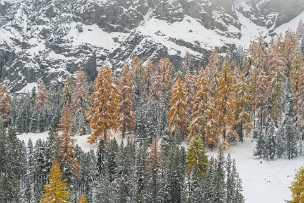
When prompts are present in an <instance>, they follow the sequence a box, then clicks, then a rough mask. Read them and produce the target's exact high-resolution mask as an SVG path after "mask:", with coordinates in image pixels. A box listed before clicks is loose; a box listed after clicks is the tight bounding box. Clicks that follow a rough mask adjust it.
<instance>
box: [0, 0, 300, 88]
mask: <svg viewBox="0 0 304 203" xmlns="http://www.w3.org/2000/svg"><path fill="white" fill-rule="evenodd" d="M301 1H303V0H290V1H289V4H286V3H284V2H283V3H282V5H284V6H285V7H284V9H282V8H281V7H280V5H281V4H278V2H281V0H225V1H221V0H153V1H151V0H132V1H126V0H99V1H93V0H70V1H64V0H53V1H49V0H24V1H21V0H1V1H0V68H1V75H0V76H1V80H2V81H4V82H5V83H6V84H7V85H8V86H9V87H10V89H11V90H12V91H19V90H20V89H22V88H23V87H24V86H25V85H26V84H27V83H35V82H37V80H38V79H42V80H44V81H45V82H46V83H47V84H49V85H50V84H58V83H62V82H63V80H64V79H65V78H66V77H68V76H70V75H71V74H72V73H74V72H75V70H77V69H78V67H79V66H80V65H81V66H84V67H85V69H86V70H87V72H88V74H89V78H90V79H91V80H93V79H94V78H95V76H96V68H97V67H100V66H103V65H109V66H112V67H113V68H114V69H117V68H119V67H120V66H121V65H122V64H123V63H125V62H130V60H131V58H132V56H134V55H138V56H140V57H141V58H142V59H143V60H144V61H147V62H148V61H149V62H154V61H157V60H158V59H159V58H161V57H170V58H171V59H172V60H173V62H174V64H176V65H180V64H181V63H182V62H183V58H184V57H185V56H186V55H189V54H190V55H191V56H192V57H191V61H192V65H193V66H201V65H202V64H205V63H206V61H207V58H208V53H209V51H210V50H212V49H213V48H215V47H218V48H219V49H220V50H221V51H222V52H227V51H228V50H230V49H233V48H234V47H238V46H243V47H245V48H246V47H248V45H249V43H250V41H251V40H252V39H254V38H255V37H256V36H257V35H258V34H262V35H264V36H265V37H269V38H270V36H273V35H274V34H276V33H277V34H279V33H283V32H285V31H287V30H289V29H291V30H295V29H296V27H297V24H298V22H299V20H300V19H303V18H304V13H303V12H304V2H302V4H299V2H301ZM294 7H296V9H294ZM291 11H293V12H291Z"/></svg>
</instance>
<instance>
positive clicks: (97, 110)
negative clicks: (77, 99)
mask: <svg viewBox="0 0 304 203" xmlns="http://www.w3.org/2000/svg"><path fill="white" fill-rule="evenodd" d="M91 102H92V107H91V110H90V111H89V120H90V125H91V128H92V130H93V133H92V135H91V136H90V137H89V142H90V143H95V142H96V141H97V139H98V138H100V137H101V136H103V138H102V139H104V140H107V139H108V137H107V133H108V132H107V131H108V130H110V129H117V128H118V126H119V104H120V97H119V93H118V91H117V88H116V86H115V85H114V83H113V79H112V71H111V69H109V68H105V69H103V70H102V71H101V72H100V73H99V74H98V77H97V79H96V82H95V92H94V93H93V96H92V101H91Z"/></svg>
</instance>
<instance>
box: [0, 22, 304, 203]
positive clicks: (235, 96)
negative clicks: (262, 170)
mask: <svg viewBox="0 0 304 203" xmlns="http://www.w3.org/2000/svg"><path fill="white" fill-rule="evenodd" d="M303 28H304V26H303ZM303 36H304V31H303V29H299V30H298V33H297V34H295V33H286V35H285V36H280V37H278V38H277V39H275V40H273V41H272V42H271V43H267V42H266V41H265V40H264V39H263V38H261V37H260V38H258V39H256V40H254V41H253V42H252V44H251V45H250V48H249V49H248V51H246V52H245V51H243V50H242V49H235V50H234V51H232V52H230V53H228V54H220V53H219V52H218V51H217V50H214V51H213V52H212V53H211V54H210V57H209V63H208V65H207V66H206V67H202V68H201V67H197V68H188V67H190V66H189V63H191V56H189V57H187V58H186V59H185V61H184V65H183V66H182V67H174V66H173V65H172V63H171V62H170V60H169V59H161V60H160V61H159V62H158V63H151V64H143V63H142V62H141V60H140V58H139V57H136V56H134V58H133V60H132V62H130V63H129V64H126V65H124V66H123V67H122V69H121V70H116V71H113V70H112V69H111V68H108V67H102V68H101V69H100V71H99V73H98V75H97V77H96V79H95V81H94V82H92V83H90V82H88V80H87V76H86V72H85V71H84V70H83V69H82V68H80V69H79V70H78V71H77V72H76V73H75V74H74V75H73V76H71V77H70V78H67V80H66V81H65V83H64V85H63V87H46V86H45V84H44V82H43V81H39V85H38V88H37V89H35V88H34V89H33V91H32V92H31V93H29V94H24V93H22V94H20V93H19V94H17V93H15V94H14V93H12V94H10V93H8V90H7V88H6V87H5V86H4V85H2V86H1V88H0V98H1V100H0V112H1V125H0V202H4V203H6V202H33V203H35V202H42V203H44V202H45V203H46V202H56V203H57V202H60V203H61V202H62V203H63V202H82V203H84V202H98V203H99V202H105V203H112V202H120V203H124V202H163V203H165V202H172V203H179V202H189V203H190V202H191V203H195V202H204V203H243V202H245V197H244V196H243V194H242V181H241V179H240V177H239V174H238V171H237V168H236V164H235V161H234V160H233V159H232V158H231V157H230V156H229V155H225V153H224V152H225V150H227V149H228V148H229V147H233V145H237V144H238V143H239V142H243V141H244V140H246V139H248V138H249V137H250V139H251V137H252V138H253V139H254V140H256V143H257V144H256V150H255V151H254V152H252V153H254V155H255V156H256V157H257V158H260V159H265V160H273V159H279V158H284V159H285V158H286V159H294V158H296V157H298V156H302V155H303V154H304V149H303V147H304V141H303V137H304V134H303V129H304V126H303V119H304V111H303V105H304V92H303V91H304V60H303V51H304V43H303V39H304V37H303ZM301 39H302V40H301ZM45 131H48V133H49V137H48V139H47V140H38V141H37V142H36V143H33V142H32V141H31V140H30V141H29V143H24V142H22V141H20V140H19V139H18V138H17V135H18V134H21V133H29V132H33V133H38V132H45ZM87 134H89V135H90V136H89V139H88V140H87V142H88V143H90V144H95V145H96V146H97V147H96V150H95V151H91V152H84V151H82V149H81V148H80V147H79V146H77V145H75V144H74V137H75V136H82V135H87ZM214 152H216V153H214ZM215 154H217V155H215ZM303 174H304V171H303V170H302V171H300V172H299V174H298V178H297V179H296V181H295V182H294V183H293V186H292V187H291V189H292V192H293V201H292V202H294V203H300V202H303V197H302V196H301V194H302V193H303V189H302V188H301V184H302V183H303V181H304V180H303Z"/></svg>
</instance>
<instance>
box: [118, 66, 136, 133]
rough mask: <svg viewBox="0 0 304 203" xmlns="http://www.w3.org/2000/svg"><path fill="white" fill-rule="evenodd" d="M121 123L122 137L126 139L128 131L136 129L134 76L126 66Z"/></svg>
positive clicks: (121, 83) (122, 83)
mask: <svg viewBox="0 0 304 203" xmlns="http://www.w3.org/2000/svg"><path fill="white" fill-rule="evenodd" d="M120 93H121V103H120V123H121V131H122V136H123V137H124V136H125V134H126V132H127V131H128V130H133V129H134V128H135V121H136V120H135V112H134V109H133V108H134V107H133V100H134V98H133V83H132V75H131V72H130V70H129V67H128V66H124V69H123V72H122V76H121V81H120Z"/></svg>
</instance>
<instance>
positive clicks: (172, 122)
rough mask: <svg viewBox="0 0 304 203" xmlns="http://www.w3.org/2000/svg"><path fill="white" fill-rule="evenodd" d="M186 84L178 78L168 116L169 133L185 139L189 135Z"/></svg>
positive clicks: (172, 93)
mask: <svg viewBox="0 0 304 203" xmlns="http://www.w3.org/2000/svg"><path fill="white" fill-rule="evenodd" d="M186 99H187V95H186V87H185V82H184V80H183V79H182V78H181V76H180V75H178V76H177V79H176V82H175V85H174V87H173V88H172V92H171V100H170V109H169V114H168V123H169V131H170V132H171V135H177V134H179V135H180V136H182V137H184V136H186V135H187V120H188V118H187V103H186Z"/></svg>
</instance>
